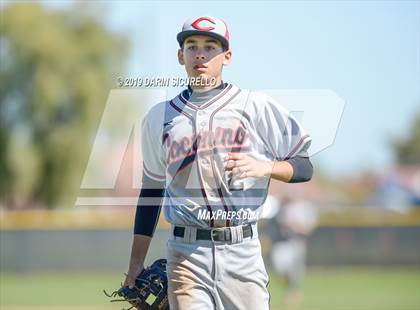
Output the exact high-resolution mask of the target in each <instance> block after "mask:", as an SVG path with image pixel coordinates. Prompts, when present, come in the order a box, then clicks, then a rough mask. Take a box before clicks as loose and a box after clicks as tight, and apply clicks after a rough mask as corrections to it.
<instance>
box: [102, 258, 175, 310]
mask: <svg viewBox="0 0 420 310" xmlns="http://www.w3.org/2000/svg"><path fill="white" fill-rule="evenodd" d="M104 293H105V295H106V296H108V297H110V298H113V299H112V300H111V302H118V301H126V302H129V303H130V304H131V307H130V308H128V309H127V310H130V309H133V308H135V309H138V310H169V303H168V277H167V275H166V259H158V260H157V261H155V262H154V263H153V264H152V265H151V266H150V267H147V268H145V269H143V271H142V272H141V273H140V274H139V276H138V277H137V279H136V282H135V286H134V287H133V288H131V289H130V288H129V287H123V286H122V285H121V288H120V289H119V290H116V291H114V292H112V293H111V294H108V293H107V292H106V291H105V290H104ZM117 297H121V298H117Z"/></svg>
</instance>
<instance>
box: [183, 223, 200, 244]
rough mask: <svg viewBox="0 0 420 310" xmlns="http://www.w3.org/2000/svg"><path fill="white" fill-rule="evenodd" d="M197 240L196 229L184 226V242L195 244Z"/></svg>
mask: <svg viewBox="0 0 420 310" xmlns="http://www.w3.org/2000/svg"><path fill="white" fill-rule="evenodd" d="M196 239H197V227H192V226H185V230H184V242H185V243H195V242H196Z"/></svg>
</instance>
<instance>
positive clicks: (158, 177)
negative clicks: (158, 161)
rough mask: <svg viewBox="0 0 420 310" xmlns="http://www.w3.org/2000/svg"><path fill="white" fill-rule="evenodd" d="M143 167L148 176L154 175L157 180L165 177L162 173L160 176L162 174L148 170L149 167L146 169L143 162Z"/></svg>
mask: <svg viewBox="0 0 420 310" xmlns="http://www.w3.org/2000/svg"><path fill="white" fill-rule="evenodd" d="M143 169H144V170H145V171H146V173H147V174H149V175H150V176H152V177H154V178H156V179H159V180H165V179H166V177H165V176H164V175H163V176H162V175H159V174H156V173H153V172H152V171H150V170H149V169H147V167H146V165H145V164H144V163H143Z"/></svg>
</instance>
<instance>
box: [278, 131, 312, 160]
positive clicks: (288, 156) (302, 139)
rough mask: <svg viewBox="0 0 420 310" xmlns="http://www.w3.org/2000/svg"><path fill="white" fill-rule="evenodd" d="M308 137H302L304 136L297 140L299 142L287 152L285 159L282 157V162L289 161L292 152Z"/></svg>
mask: <svg viewBox="0 0 420 310" xmlns="http://www.w3.org/2000/svg"><path fill="white" fill-rule="evenodd" d="M308 137H309V135H304V136H302V137H301V138H300V140H299V142H298V144H296V146H295V147H294V148H293V149H292V150H291V151H290V152H289V154H287V155H286V157H284V159H283V160H287V159H289V158H290V157H292V155H293V153H294V152H296V150H297V149H298V148H299V147H300V145H301V144H302V143H303V141H304V140H305V139H306V138H308Z"/></svg>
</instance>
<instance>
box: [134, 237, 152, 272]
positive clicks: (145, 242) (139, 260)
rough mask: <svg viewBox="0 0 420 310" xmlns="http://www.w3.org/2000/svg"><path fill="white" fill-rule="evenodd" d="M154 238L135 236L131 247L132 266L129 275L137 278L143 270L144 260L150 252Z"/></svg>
mask: <svg viewBox="0 0 420 310" xmlns="http://www.w3.org/2000/svg"><path fill="white" fill-rule="evenodd" d="M151 241H152V238H151V237H149V236H144V235H134V237H133V245H132V247H131V257H130V265H129V268H128V275H129V276H131V277H133V278H135V277H136V276H137V275H138V274H139V273H140V271H141V270H142V269H143V264H144V259H145V258H146V254H147V251H148V250H149V246H150V242H151Z"/></svg>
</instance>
